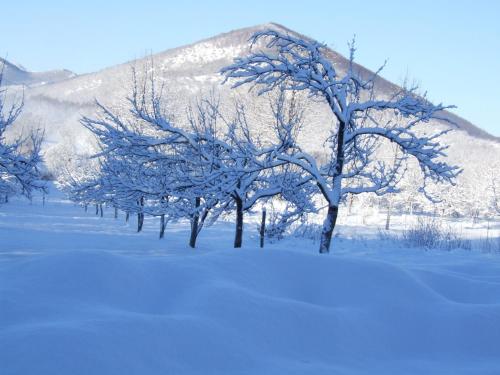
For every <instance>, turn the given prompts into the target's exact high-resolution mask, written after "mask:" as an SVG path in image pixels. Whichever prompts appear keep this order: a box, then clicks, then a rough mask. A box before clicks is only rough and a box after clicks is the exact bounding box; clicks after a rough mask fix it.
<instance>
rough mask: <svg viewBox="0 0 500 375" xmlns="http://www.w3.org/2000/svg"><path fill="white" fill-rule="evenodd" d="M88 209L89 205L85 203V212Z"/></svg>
mask: <svg viewBox="0 0 500 375" xmlns="http://www.w3.org/2000/svg"><path fill="white" fill-rule="evenodd" d="M88 209H89V206H88V205H87V204H85V212H87V210H88Z"/></svg>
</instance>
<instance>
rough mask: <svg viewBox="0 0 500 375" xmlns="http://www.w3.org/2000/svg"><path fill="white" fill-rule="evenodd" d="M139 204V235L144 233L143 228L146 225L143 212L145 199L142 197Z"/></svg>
mask: <svg viewBox="0 0 500 375" xmlns="http://www.w3.org/2000/svg"><path fill="white" fill-rule="evenodd" d="M137 203H138V204H139V212H138V213H137V233H139V232H140V231H142V226H143V225H144V213H143V212H142V207H143V206H144V197H141V198H140V199H139V201H138V202H137Z"/></svg>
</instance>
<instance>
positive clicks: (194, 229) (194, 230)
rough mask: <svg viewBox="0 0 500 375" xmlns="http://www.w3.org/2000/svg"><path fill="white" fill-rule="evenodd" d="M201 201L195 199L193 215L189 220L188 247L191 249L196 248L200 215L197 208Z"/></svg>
mask: <svg viewBox="0 0 500 375" xmlns="http://www.w3.org/2000/svg"><path fill="white" fill-rule="evenodd" d="M200 203H201V199H200V198H199V197H196V199H195V204H194V206H195V209H196V211H195V213H194V214H193V217H192V218H191V236H190V237H189V246H190V247H192V248H193V249H194V248H195V247H196V239H197V238H198V224H199V221H200V213H199V212H198V207H200Z"/></svg>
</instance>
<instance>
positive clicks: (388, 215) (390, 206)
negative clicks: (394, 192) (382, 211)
mask: <svg viewBox="0 0 500 375" xmlns="http://www.w3.org/2000/svg"><path fill="white" fill-rule="evenodd" d="M391 209H392V204H391V202H389V205H388V206H387V216H386V218H385V230H389V228H390V227H391Z"/></svg>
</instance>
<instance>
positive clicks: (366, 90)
mask: <svg viewBox="0 0 500 375" xmlns="http://www.w3.org/2000/svg"><path fill="white" fill-rule="evenodd" d="M263 39H264V40H266V41H267V44H266V47H267V48H269V50H268V52H263V51H260V52H256V53H252V54H250V55H249V56H247V57H243V58H237V59H235V62H234V64H232V65H230V66H227V67H225V68H223V69H222V71H221V73H222V74H223V75H224V76H225V80H226V81H227V80H232V81H234V84H233V87H238V86H241V85H245V84H254V85H257V86H259V87H260V90H259V94H262V93H265V92H268V91H271V90H273V89H274V88H276V87H282V88H285V89H288V90H294V91H307V92H308V93H309V94H310V95H311V96H315V97H318V98H320V99H322V100H323V101H324V103H326V104H327V105H328V107H329V108H330V110H331V113H332V115H333V117H334V119H335V128H334V129H332V134H331V136H330V137H329V139H328V140H327V142H328V144H329V147H330V151H331V155H330V158H329V160H328V161H327V162H326V163H323V164H320V161H319V160H317V159H316V158H314V156H313V155H310V154H307V153H305V152H303V151H300V150H299V151H297V152H295V153H280V152H276V153H275V154H274V155H275V159H274V160H273V161H270V162H269V163H268V165H267V167H270V168H271V167H275V166H276V165H279V164H284V163H291V164H294V165H296V166H299V167H300V168H301V169H302V170H303V171H304V173H306V174H307V175H309V176H310V177H311V178H312V179H313V180H314V181H315V183H316V184H317V186H318V188H319V190H320V191H321V193H322V195H323V197H324V198H325V200H326V201H327V203H328V212H327V216H326V218H325V220H324V224H323V230H322V235H321V241H320V252H321V253H326V252H328V251H329V250H330V242H331V238H332V233H333V230H334V228H335V223H336V221H337V217H338V211H339V204H340V202H341V200H342V199H343V198H344V197H345V196H346V195H347V194H349V193H350V194H360V193H364V192H372V193H376V194H379V195H380V194H385V193H388V192H396V191H397V188H396V184H397V182H398V181H399V179H400V177H401V174H402V172H403V171H404V165H405V160H406V158H407V157H409V156H412V157H413V158H415V159H416V160H417V162H418V164H419V166H420V169H421V171H422V173H423V176H424V186H423V191H424V192H425V186H426V184H425V183H426V182H427V181H428V180H432V181H434V182H451V183H453V180H454V178H455V176H456V175H457V173H458V168H457V167H455V166H450V165H448V164H446V163H445V162H442V161H439V160H438V159H439V157H441V156H445V154H444V150H445V149H446V147H445V146H442V145H440V143H439V140H438V138H439V137H440V136H441V135H443V134H445V133H446V132H447V131H448V130H444V131H439V132H435V133H434V134H432V135H430V136H419V135H418V133H417V132H416V131H415V127H416V126H417V125H419V124H422V123H427V122H428V121H429V120H431V119H440V117H439V114H440V112H441V111H443V110H444V109H446V108H448V107H445V106H443V105H441V104H439V105H434V104H432V103H430V102H429V101H428V100H427V99H425V97H421V96H418V95H417V94H416V93H415V90H416V88H412V89H402V90H401V91H399V92H397V93H395V94H394V95H393V96H392V97H391V98H388V99H376V98H375V93H374V86H375V81H376V77H377V74H374V75H373V76H372V77H368V78H364V77H363V76H362V75H361V74H360V73H359V72H357V68H356V65H355V64H354V52H355V48H354V45H351V50H350V52H351V54H350V59H349V64H348V68H347V71H346V72H341V71H340V70H337V69H336V67H335V66H334V65H333V63H332V62H331V61H330V60H329V59H328V58H327V55H326V52H327V49H326V46H325V45H323V44H320V43H318V42H316V41H313V40H306V39H301V38H298V37H295V36H292V35H287V34H283V33H280V32H277V31H274V30H266V31H262V32H257V33H256V34H254V35H253V36H252V38H251V40H250V41H251V44H252V45H257V44H258V42H259V41H261V40H263ZM377 73H378V72H377ZM384 139H385V140H387V141H390V142H393V143H394V144H396V145H397V146H398V147H399V149H400V150H401V152H400V155H401V156H399V157H398V158H397V160H396V162H395V163H394V165H390V164H389V163H384V162H383V161H382V160H380V159H377V158H376V157H375V155H376V154H375V151H376V150H377V148H378V146H379V145H380V144H381V142H382V141H383V140H384Z"/></svg>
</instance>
